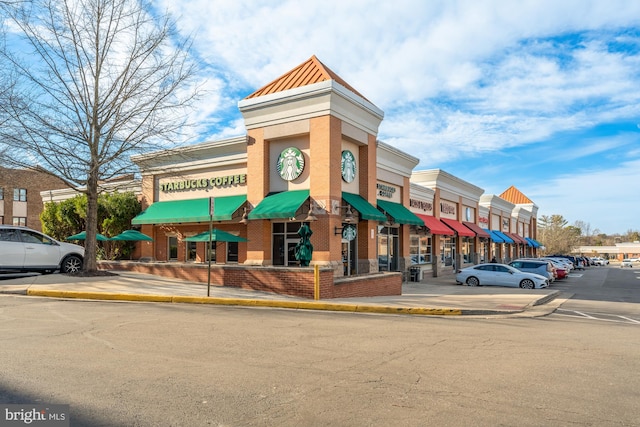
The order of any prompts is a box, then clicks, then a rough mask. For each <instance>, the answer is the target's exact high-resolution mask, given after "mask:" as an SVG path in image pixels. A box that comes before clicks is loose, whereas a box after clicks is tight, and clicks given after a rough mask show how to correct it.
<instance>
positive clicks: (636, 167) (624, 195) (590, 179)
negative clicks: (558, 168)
mask: <svg viewBox="0 0 640 427" xmlns="http://www.w3.org/2000/svg"><path fill="white" fill-rule="evenodd" d="M637 182H640V160H633V161H629V162H624V163H621V164H620V166H619V167H617V168H612V169H607V170H592V171H588V172H585V173H581V174H576V175H562V176H558V177H556V178H553V179H550V180H544V181H541V182H540V183H539V185H536V186H531V187H530V188H528V189H527V196H528V197H529V198H531V199H532V200H535V203H536V204H537V205H538V206H539V207H540V210H539V212H538V215H539V216H541V215H554V214H560V215H562V216H564V218H565V219H566V220H568V221H569V223H571V224H572V223H574V222H575V221H577V220H581V221H584V222H586V223H590V224H591V226H592V227H593V228H598V229H600V231H602V232H604V233H608V234H613V233H624V232H626V231H627V230H629V229H633V230H640V221H638V219H637V218H638V211H639V210H640V199H639V198H638V197H636V196H635V193H637V192H636V191H635V187H636V184H635V183H637ZM576 193H577V197H575V196H574V195H576ZM569 200H570V202H569Z"/></svg>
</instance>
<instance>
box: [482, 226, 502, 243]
mask: <svg viewBox="0 0 640 427" xmlns="http://www.w3.org/2000/svg"><path fill="white" fill-rule="evenodd" d="M483 230H484V231H485V232H486V233H488V234H489V237H490V238H491V241H492V242H494V243H504V239H503V238H502V237H500V236H499V235H498V234H496V232H495V231H493V230H487V229H484V228H483Z"/></svg>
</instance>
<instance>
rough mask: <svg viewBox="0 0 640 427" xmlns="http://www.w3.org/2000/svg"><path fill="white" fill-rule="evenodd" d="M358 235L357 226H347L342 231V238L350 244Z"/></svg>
mask: <svg viewBox="0 0 640 427" xmlns="http://www.w3.org/2000/svg"><path fill="white" fill-rule="evenodd" d="M357 235H358V230H357V229H356V226H355V225H352V224H347V225H345V226H344V228H343V229H342V238H343V239H344V240H346V241H348V242H350V241H352V240H353V239H355V238H356V236H357Z"/></svg>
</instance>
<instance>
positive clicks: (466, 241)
mask: <svg viewBox="0 0 640 427" xmlns="http://www.w3.org/2000/svg"><path fill="white" fill-rule="evenodd" d="M460 250H461V251H462V260H463V262H465V263H470V262H473V257H474V253H475V245H474V241H473V238H470V237H464V238H463V239H462V245H461V247H460Z"/></svg>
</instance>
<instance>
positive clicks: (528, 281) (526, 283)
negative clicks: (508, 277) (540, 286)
mask: <svg viewBox="0 0 640 427" xmlns="http://www.w3.org/2000/svg"><path fill="white" fill-rule="evenodd" d="M520 287H521V288H522V289H533V288H535V287H536V285H535V283H533V280H531V279H524V280H523V281H522V282H520Z"/></svg>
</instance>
